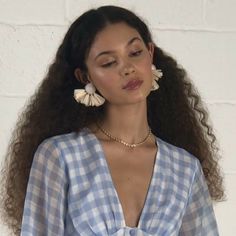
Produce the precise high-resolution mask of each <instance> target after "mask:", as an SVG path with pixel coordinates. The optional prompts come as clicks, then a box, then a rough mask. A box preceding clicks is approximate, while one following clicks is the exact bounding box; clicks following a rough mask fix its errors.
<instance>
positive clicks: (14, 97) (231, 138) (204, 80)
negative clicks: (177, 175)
mask: <svg viewBox="0 0 236 236" xmlns="http://www.w3.org/2000/svg"><path fill="white" fill-rule="evenodd" d="M105 4H114V5H120V6H124V7H128V8H130V9H131V10H134V11H135V12H136V13H137V14H138V15H140V16H141V17H142V18H143V19H145V21H146V22H147V23H148V24H149V26H150V28H151V30H152V33H153V35H154V38H155V40H156V43H157V44H158V45H159V46H160V47H162V48H163V49H165V50H166V51H168V52H169V53H170V54H171V55H173V56H174V57H175V58H176V59H177V60H178V61H179V63H180V64H182V65H183V67H184V68H186V70H187V71H188V73H189V75H190V77H191V79H192V80H193V81H194V83H195V85H196V86H197V88H198V90H199V91H200V94H201V95H202V98H203V100H204V101H205V102H206V103H207V105H208V109H209V112H210V121H211V122H212V124H213V127H214V131H215V134H216V136H217V138H218V141H219V144H220V148H221V155H222V156H223V158H222V160H221V162H220V164H221V166H222V167H223V171H224V175H225V182H226V194H227V201H226V202H223V203H218V204H216V205H214V209H215V213H216V217H217V222H218V225H219V230H220V235H223V236H235V235H236V224H235V212H236V158H234V150H233V148H234V145H235V140H236V139H235V135H236V126H235V121H236V93H235V87H236V79H235V75H236V73H235V69H236V46H235V45H236V15H235V9H236V1H234V0H197V1H196V0H178V1H176V0H149V1H142V0H140V1H136V0H135V1H134V0H129V1H91V0H41V1H36V0H28V1H27V0H15V1H14V0H0V112H1V113H0V114H1V115H0V153H1V154H0V161H1V160H3V153H4V152H5V151H6V146H7V143H8V141H9V138H10V134H11V130H12V128H13V127H14V124H15V122H16V119H17V116H18V114H19V112H20V111H21V109H22V107H23V105H24V103H25V102H26V99H27V98H29V96H30V95H32V94H33V92H34V90H35V88H36V87H37V85H38V83H39V82H40V81H41V80H42V78H43V76H44V75H45V73H46V71H47V68H48V65H49V63H50V62H51V61H52V59H53V57H54V55H55V52H56V50H57V47H58V46H59V43H60V42H61V40H62V37H63V36H64V34H65V32H66V31H67V29H68V26H69V25H70V23H72V21H73V20H74V19H75V18H76V17H77V16H79V15H80V14H81V13H82V12H84V11H85V10H87V9H88V8H90V7H91V6H100V5H105ZM0 235H6V236H7V235H9V234H8V233H7V229H6V228H5V227H4V226H3V225H0Z"/></svg>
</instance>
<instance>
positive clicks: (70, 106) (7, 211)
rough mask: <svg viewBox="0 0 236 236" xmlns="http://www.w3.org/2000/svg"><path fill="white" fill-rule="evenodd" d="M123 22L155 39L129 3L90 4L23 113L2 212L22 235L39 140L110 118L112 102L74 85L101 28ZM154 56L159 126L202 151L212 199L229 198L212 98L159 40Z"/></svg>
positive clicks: (153, 123)
mask: <svg viewBox="0 0 236 236" xmlns="http://www.w3.org/2000/svg"><path fill="white" fill-rule="evenodd" d="M119 22H124V23H126V24H127V25H129V26H130V27H132V28H134V29H136V30H137V32H138V33H139V34H140V36H141V37H142V39H143V41H144V43H145V44H146V46H147V45H148V43H150V42H153V40H152V36H151V33H150V31H149V29H148V28H147V25H146V24H145V23H144V22H143V20H141V19H140V17H138V16H137V15H135V14H134V13H133V12H131V11H129V10H127V9H124V8H121V7H116V6H103V7H99V8H97V9H91V10H88V11H87V12H85V13H84V14H82V15H81V16H80V17H79V18H78V19H76V20H75V21H74V22H73V23H72V24H71V26H70V28H69V30H68V32H67V33H66V35H65V37H64V39H63V40H62V43H61V45H60V46H59V48H58V51H57V53H56V56H55V59H54V61H53V63H52V64H51V66H50V67H49V70H48V72H47V75H46V76H45V78H44V79H43V80H42V82H41V84H40V85H39V86H38V88H37V89H36V91H35V93H34V94H33V95H32V96H31V97H30V99H29V100H28V101H27V103H26V105H25V107H24V111H23V112H22V114H21V115H20V116H19V118H18V120H17V123H16V126H15V129H14V130H13V132H12V136H11V139H10V142H9V145H8V149H7V152H6V155H5V161H4V166H3V168H2V170H1V178H2V180H1V183H2V184H3V185H2V196H1V198H2V199H1V203H2V219H3V220H4V222H5V223H6V224H7V225H8V226H9V228H11V229H12V231H13V233H14V234H15V235H18V234H19V233H20V228H21V220H22V214H23V207H24V200H25V195H26V189H27V183H28V179H29V173H30V168H31V164H32V160H33V157H34V153H35V151H36V149H37V147H38V146H39V144H40V143H41V142H42V141H43V140H44V139H46V138H49V137H52V136H55V135H59V134H65V133H69V132H74V131H76V132H79V131H80V130H81V129H82V128H83V127H85V126H87V125H90V124H93V123H95V122H97V121H98V120H102V119H103V118H104V115H105V107H106V103H105V104H104V105H103V106H100V107H85V106H84V105H82V104H78V103H77V102H76V101H75V99H74V98H73V91H74V89H77V88H83V87H84V84H83V83H82V82H80V81H78V80H77V79H76V77H75V75H74V71H75V69H76V68H80V69H81V70H82V71H83V72H84V73H85V72H86V71H87V67H86V64H85V59H86V56H87V55H88V52H89V50H90V48H91V45H92V44H93V42H94V40H95V36H96V35H97V33H98V32H100V31H101V30H103V29H104V28H105V27H106V26H107V25H108V24H114V23H119ZM154 45H155V44H154ZM153 64H155V65H156V66H157V67H158V68H160V69H161V70H162V71H163V75H164V76H163V78H162V79H160V80H159V82H158V83H159V85H160V88H159V89H158V91H153V92H152V93H150V94H149V95H148V97H147V109H148V113H147V115H148V123H149V125H150V127H151V130H152V132H153V133H154V134H155V135H156V136H158V137H160V138H162V139H163V140H166V141H167V142H169V143H171V144H173V145H175V146H178V147H181V148H184V149H185V150H187V151H188V152H190V153H191V154H193V155H194V156H195V157H197V158H198V159H199V161H200V163H201V165H202V168H203V172H204V175H205V178H206V181H207V185H208V188H209V192H210V195H211V198H212V200H214V201H223V200H224V197H225V191H224V185H223V177H222V173H221V169H220V167H219V164H218V161H219V159H220V156H219V153H218V151H219V148H218V144H217V140H216V137H215V135H214V133H213V129H212V127H211V126H212V125H211V124H209V121H208V118H209V115H208V111H207V108H206V105H205V104H204V103H203V101H202V100H201V97H200V95H199V93H198V91H197V89H196V88H195V87H194V85H193V82H192V81H191V80H190V79H189V78H188V76H187V73H186V71H185V70H184V69H183V68H182V67H181V66H180V65H179V64H178V63H177V62H176V60H175V59H173V57H172V56H170V55H169V54H168V53H166V52H165V51H164V50H162V49H161V48H160V47H158V46H156V45H155V49H154V57H153Z"/></svg>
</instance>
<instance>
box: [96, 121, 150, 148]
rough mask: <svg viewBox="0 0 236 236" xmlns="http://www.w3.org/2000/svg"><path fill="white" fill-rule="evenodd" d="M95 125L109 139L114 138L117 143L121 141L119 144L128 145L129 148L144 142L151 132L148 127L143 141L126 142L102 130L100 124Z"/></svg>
mask: <svg viewBox="0 0 236 236" xmlns="http://www.w3.org/2000/svg"><path fill="white" fill-rule="evenodd" d="M97 126H98V128H99V129H100V130H101V131H102V132H103V133H104V134H105V135H106V136H108V137H109V138H110V139H112V140H114V141H116V142H118V143H121V144H123V145H125V146H126V147H130V148H135V147H137V146H139V145H141V144H143V143H145V142H146V141H147V139H148V138H149V136H150V135H151V134H152V131H151V129H150V128H149V131H148V134H147V136H146V137H145V138H144V140H143V141H141V142H139V143H127V142H125V141H123V140H122V139H119V138H116V137H114V136H112V135H111V134H109V133H108V132H107V131H106V130H104V129H103V128H102V127H101V126H100V125H98V124H97Z"/></svg>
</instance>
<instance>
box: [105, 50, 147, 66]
mask: <svg viewBox="0 0 236 236" xmlns="http://www.w3.org/2000/svg"><path fill="white" fill-rule="evenodd" d="M142 52H143V50H138V51H135V52H132V53H131V54H130V56H131V57H138V56H140V55H141V54H142ZM115 63H116V61H115V60H114V61H110V62H108V63H106V64H103V65H102V67H104V68H106V67H110V66H112V65H113V64H115Z"/></svg>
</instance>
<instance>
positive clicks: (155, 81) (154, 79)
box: [151, 64, 163, 91]
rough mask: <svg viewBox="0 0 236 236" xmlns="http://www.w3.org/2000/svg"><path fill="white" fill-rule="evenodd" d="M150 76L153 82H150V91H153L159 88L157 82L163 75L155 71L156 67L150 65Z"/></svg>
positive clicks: (159, 70)
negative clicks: (151, 75)
mask: <svg viewBox="0 0 236 236" xmlns="http://www.w3.org/2000/svg"><path fill="white" fill-rule="evenodd" d="M152 74H153V80H152V88H151V91H154V90H157V89H158V88H159V85H158V84H157V81H158V80H159V79H160V78H161V77H162V76H163V73H162V70H161V69H156V66H155V65H154V64H152Z"/></svg>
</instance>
